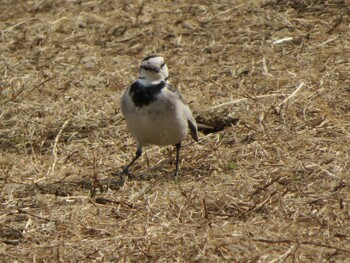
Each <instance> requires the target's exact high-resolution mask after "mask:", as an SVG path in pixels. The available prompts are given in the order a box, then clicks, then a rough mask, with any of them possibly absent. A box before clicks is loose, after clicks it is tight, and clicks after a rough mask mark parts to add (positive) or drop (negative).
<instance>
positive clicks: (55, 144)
mask: <svg viewBox="0 0 350 263" xmlns="http://www.w3.org/2000/svg"><path fill="white" fill-rule="evenodd" d="M68 123H69V120H66V121H65V122H64V123H63V125H62V127H61V129H60V131H59V132H58V134H57V136H56V138H55V143H54V145H53V148H52V155H53V158H54V159H53V163H52V166H51V169H49V170H48V171H47V176H50V175H53V174H54V173H55V166H56V163H57V144H58V140H59V139H60V137H61V134H62V131H63V129H64V128H65V127H66V126H67V124H68Z"/></svg>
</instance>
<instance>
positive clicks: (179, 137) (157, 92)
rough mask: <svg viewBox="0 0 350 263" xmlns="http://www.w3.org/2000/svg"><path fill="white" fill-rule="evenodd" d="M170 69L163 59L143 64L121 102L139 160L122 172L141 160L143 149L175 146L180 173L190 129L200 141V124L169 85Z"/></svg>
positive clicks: (157, 58)
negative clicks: (184, 145) (182, 156)
mask: <svg viewBox="0 0 350 263" xmlns="http://www.w3.org/2000/svg"><path fill="white" fill-rule="evenodd" d="M168 79H169V74H168V67H167V65H166V64H165V61H164V58H162V57H160V56H157V55H152V56H148V57H146V58H144V59H143V60H142V62H141V68H140V76H139V78H138V80H136V81H135V82H134V83H132V84H131V86H129V87H128V88H127V89H126V91H125V92H124V94H123V96H122V99H121V110H122V113H123V115H124V117H125V120H126V123H127V126H128V129H129V131H130V133H131V135H132V137H134V139H135V140H136V142H137V150H136V156H135V157H134V158H133V159H132V161H131V162H130V163H129V165H127V166H126V167H125V168H124V169H123V173H126V174H128V171H129V168H130V167H131V166H132V165H133V163H134V162H135V161H136V160H137V159H138V158H139V157H140V156H141V154H142V147H143V146H146V145H149V144H155V145H160V146H164V145H175V146H176V168H175V173H174V176H177V175H178V172H179V152H180V147H181V142H182V141H183V140H184V138H185V136H186V134H187V131H188V129H189V130H190V132H191V135H192V138H193V139H194V140H195V141H198V132H197V123H196V121H195V119H194V118H193V116H192V112H191V110H190V108H189V107H188V105H187V104H186V102H185V101H184V99H183V97H182V95H181V93H180V92H179V91H178V90H177V89H175V88H174V87H172V86H171V85H170V84H169V82H168Z"/></svg>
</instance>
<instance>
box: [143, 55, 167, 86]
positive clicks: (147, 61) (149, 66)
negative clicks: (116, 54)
mask: <svg viewBox="0 0 350 263" xmlns="http://www.w3.org/2000/svg"><path fill="white" fill-rule="evenodd" d="M140 78H141V79H144V80H145V81H147V82H159V81H167V80H168V78H169V72H168V67H167V65H166V64H165V60H164V58H163V57H161V56H157V55H151V56H148V57H145V58H144V59H143V60H142V62H141V68H140Z"/></svg>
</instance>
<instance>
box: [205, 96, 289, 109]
mask: <svg viewBox="0 0 350 263" xmlns="http://www.w3.org/2000/svg"><path fill="white" fill-rule="evenodd" d="M284 96H285V94H266V95H260V96H256V97H254V98H241V99H237V100H231V101H228V102H224V103H221V104H219V105H216V106H213V107H210V108H209V110H216V109H218V108H221V107H225V106H230V105H234V104H239V103H241V102H244V101H247V100H251V99H262V98H270V97H284Z"/></svg>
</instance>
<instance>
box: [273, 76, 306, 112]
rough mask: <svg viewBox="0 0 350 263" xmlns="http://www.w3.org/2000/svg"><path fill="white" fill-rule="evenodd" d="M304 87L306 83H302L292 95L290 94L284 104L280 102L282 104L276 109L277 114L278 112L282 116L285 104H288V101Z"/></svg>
mask: <svg viewBox="0 0 350 263" xmlns="http://www.w3.org/2000/svg"><path fill="white" fill-rule="evenodd" d="M303 86H304V82H302V83H301V84H300V85H299V86H298V87H297V89H296V90H295V91H294V92H293V93H292V94H290V95H289V96H288V97H287V98H285V99H284V100H283V101H282V102H280V103H279V104H278V105H277V106H276V107H275V110H276V112H277V113H278V114H281V110H282V105H283V104H284V103H286V102H287V101H288V100H290V99H291V98H293V97H294V96H295V95H296V94H297V93H298V92H299V91H300V90H301V88H302V87H303Z"/></svg>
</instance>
